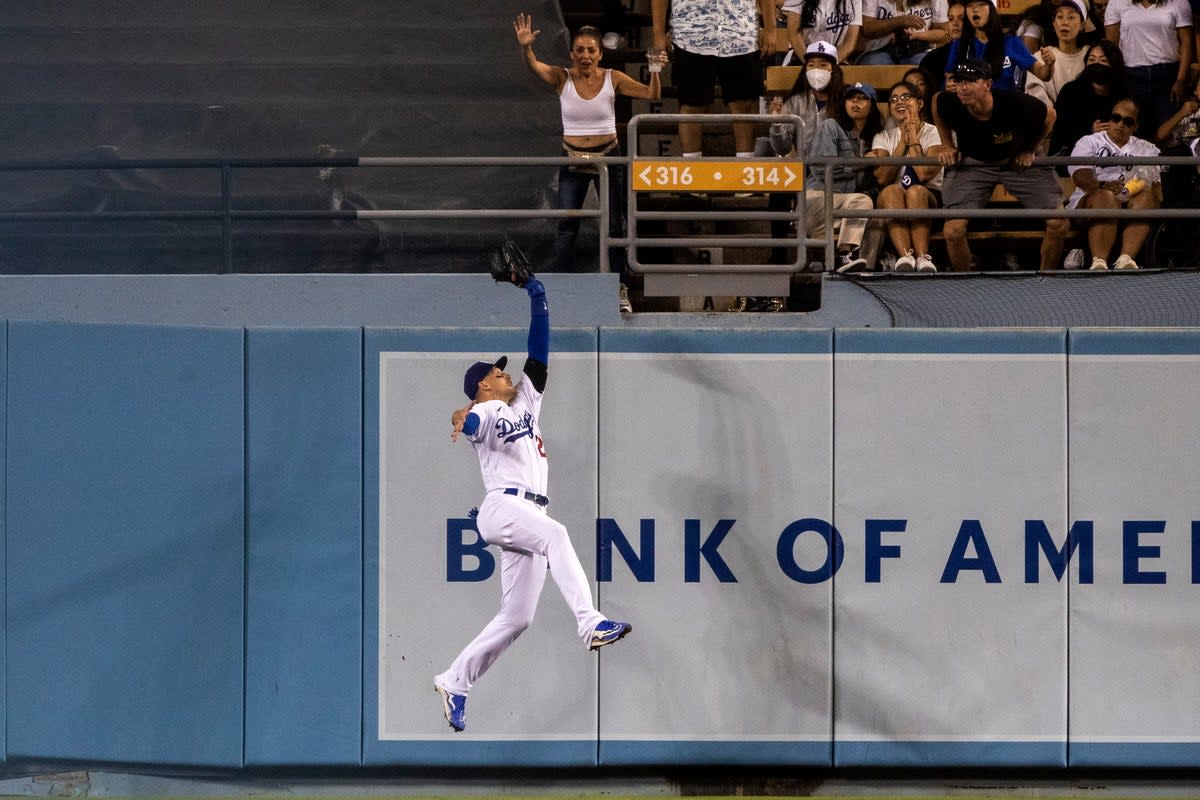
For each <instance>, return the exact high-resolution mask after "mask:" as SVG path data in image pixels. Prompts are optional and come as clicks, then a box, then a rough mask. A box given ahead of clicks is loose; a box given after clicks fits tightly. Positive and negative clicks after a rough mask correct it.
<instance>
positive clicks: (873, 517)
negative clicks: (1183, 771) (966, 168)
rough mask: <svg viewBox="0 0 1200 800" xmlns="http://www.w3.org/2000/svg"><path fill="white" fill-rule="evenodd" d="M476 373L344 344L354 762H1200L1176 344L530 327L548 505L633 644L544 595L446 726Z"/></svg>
mask: <svg viewBox="0 0 1200 800" xmlns="http://www.w3.org/2000/svg"><path fill="white" fill-rule="evenodd" d="M500 355H508V356H509V359H510V361H509V364H508V368H507V369H508V371H509V372H510V373H511V374H512V376H513V379H514V380H517V379H518V377H519V376H520V374H521V367H522V365H523V364H524V361H525V335H524V331H516V330H494V329H488V330H482V329H481V330H475V331H461V330H458V331H443V330H421V331H414V330H405V331H374V332H371V333H370V334H369V336H368V364H369V368H377V373H375V375H374V379H372V378H371V377H370V376H369V377H368V412H369V413H368V418H370V419H377V420H378V425H379V431H378V475H377V476H376V475H371V476H369V477H370V478H371V480H370V481H368V487H369V488H370V489H372V490H373V489H375V487H376V486H377V491H378V498H377V500H378V502H377V504H375V505H372V504H371V503H367V506H366V507H367V508H368V513H369V514H374V513H376V512H377V515H378V516H377V520H369V521H368V526H367V529H368V530H373V529H375V528H376V527H377V530H378V540H377V542H370V541H369V542H368V545H369V547H368V552H371V548H374V547H375V546H376V545H377V552H378V562H377V563H372V564H368V573H370V574H369V576H368V577H369V580H368V581H367V583H366V585H367V592H368V598H367V599H368V604H367V605H368V611H369V610H370V605H371V602H372V601H375V602H377V610H378V615H377V622H378V627H377V628H375V629H370V627H371V626H370V625H368V628H369V630H368V631H367V634H368V635H367V637H366V639H365V641H366V642H367V651H366V652H365V653H364V672H365V675H366V677H367V689H368V691H367V711H368V713H367V714H366V715H365V718H366V728H365V730H364V736H365V742H366V755H367V759H368V762H369V763H379V764H385V763H386V764H394V763H411V764H454V765H481V766H482V765H505V764H516V765H539V764H540V765H554V766H564V765H565V766H570V765H577V766H586V765H593V764H597V763H600V764H614V765H642V764H644V765H671V764H712V763H730V764H738V763H742V764H781V765H818V766H828V765H839V766H856V765H921V764H926V765H934V766H958V765H981V766H982V765H1024V766H1041V767H1054V766H1067V765H1138V764H1145V765H1183V766H1197V765H1200V700H1197V699H1196V693H1195V692H1194V691H1192V689H1191V687H1192V684H1193V683H1194V680H1195V676H1196V675H1197V674H1198V673H1200V663H1198V662H1200V656H1198V655H1197V653H1198V652H1200V647H1198V645H1200V641H1197V639H1198V638H1200V636H1198V635H1197V634H1196V633H1195V632H1194V631H1193V628H1194V627H1195V626H1194V625H1192V624H1191V618H1192V617H1193V616H1194V614H1193V613H1191V612H1192V611H1193V609H1194V608H1195V607H1196V600H1195V593H1196V592H1197V583H1200V500H1198V499H1197V492H1196V490H1195V487H1196V486H1197V485H1200V457H1198V454H1200V433H1197V430H1198V428H1200V426H1197V425H1196V423H1195V420H1196V419H1200V333H1197V332H1193V331H1153V332H1150V331H1142V332H1139V331H1105V330H1071V331H1067V330H1063V329H1046V330H1021V331H922V330H879V331H873V330H858V331H836V332H835V331H828V330H814V331H796V330H789V331H771V330H746V331H728V330H722V331H715V330H713V331H704V330H699V331H693V332H678V331H665V330H650V329H633V328H623V329H620V330H609V329H600V330H595V329H582V330H568V331H561V330H555V331H554V334H553V338H552V352H551V356H550V372H549V377H548V382H547V387H546V391H545V395H544V403H543V406H542V410H541V418H540V429H541V433H542V437H543V440H544V441H543V445H544V448H545V453H546V457H547V459H548V464H549V486H548V488H547V491H546V496H547V497H548V499H549V505H548V506H547V511H548V513H549V515H550V516H551V517H553V518H554V519H556V520H558V521H559V522H561V523H562V524H563V525H564V526H566V528H567V529H568V531H569V532H570V537H571V541H572V542H573V544H574V548H575V550H576V552H577V554H578V557H579V560H580V562H581V563H582V565H583V568H584V570H585V572H586V574H587V576H588V579H589V580H590V582H591V587H592V592H593V599H594V601H595V602H596V605H597V608H598V609H599V610H600V611H601V612H602V613H603V614H604V615H605V616H607V617H609V618H612V619H618V620H623V621H629V622H631V623H632V624H633V626H634V630H633V633H632V634H630V635H629V636H628V637H627V638H625V639H623V640H622V641H620V642H617V643H616V644H613V645H610V646H606V647H604V648H603V649H601V650H599V651H598V652H589V651H588V650H587V649H586V648H585V647H584V646H583V645H582V644H581V641H580V638H579V636H578V634H577V631H576V621H575V618H574V617H573V616H572V614H571V613H570V610H569V609H568V606H567V604H566V603H565V602H564V600H563V597H562V596H561V595H560V593H559V591H558V588H557V586H556V584H555V582H554V580H553V575H551V576H549V577H548V578H547V579H546V581H545V586H544V589H543V590H542V593H541V596H540V601H539V603H538V606H537V611H536V615H535V616H534V619H533V622H532V624H531V625H530V626H529V628H528V630H526V631H525V632H524V633H523V634H522V635H520V637H519V638H518V639H517V640H516V641H515V642H514V643H513V645H512V646H511V647H510V648H509V649H508V650H507V652H505V653H504V654H503V655H502V656H501V657H500V658H499V659H498V660H497V661H496V662H495V664H494V665H493V666H491V668H490V669H489V670H488V671H487V672H486V674H485V675H483V677H482V678H481V679H480V680H479V681H478V682H477V683H476V684H475V685H474V686H473V687H472V689H471V691H470V694H469V702H468V704H467V711H466V720H467V728H466V730H465V731H464V732H462V733H456V732H454V731H452V730H451V729H450V727H448V725H447V723H446V719H445V718H444V717H443V713H442V704H441V700H440V698H439V696H438V695H437V694H436V693H435V691H434V687H433V678H434V676H435V675H436V674H438V673H440V672H442V671H443V670H445V669H446V668H447V667H448V666H449V664H450V663H451V662H452V661H453V660H454V658H455V656H456V655H457V654H458V653H459V651H460V650H461V649H462V648H463V647H464V646H465V645H466V644H467V643H468V642H469V641H471V640H472V638H473V637H475V636H476V634H478V633H479V632H480V630H481V629H482V628H483V627H484V625H485V624H487V623H488V621H489V620H490V619H491V618H492V617H493V616H494V615H495V614H496V612H497V609H498V608H499V605H500V595H501V579H500V574H499V572H500V564H501V560H500V558H499V551H498V549H497V548H496V547H489V546H486V545H485V544H484V543H483V542H482V541H481V540H480V537H479V533H478V530H477V527H476V522H475V518H474V517H473V516H472V513H471V511H472V509H473V508H475V507H477V506H479V504H480V503H481V502H482V501H483V498H484V492H483V483H482V480H481V478H480V468H479V462H478V459H477V457H476V455H475V453H474V451H473V449H472V447H471V445H470V444H469V443H467V442H466V441H463V440H459V441H458V442H455V443H452V442H451V441H450V431H451V425H450V414H451V412H452V411H453V410H454V409H455V408H459V407H462V406H463V405H464V404H465V403H466V399H465V398H464V397H463V389H462V381H463V372H464V370H465V369H466V367H468V366H469V365H470V364H471V363H472V362H474V361H476V360H488V361H494V360H495V359H496V358H497V357H499V356H500ZM372 365H373V367H372ZM526 380H527V378H526ZM376 398H377V399H376ZM372 403H377V405H372ZM368 438H369V437H368ZM375 478H377V480H375ZM375 522H377V526H375V524H374V523H375ZM376 598H377V599H376ZM368 618H369V619H371V620H372V621H374V620H375V618H374V617H372V616H371V615H370V614H368ZM372 691H374V692H375V696H374V697H373V698H372V697H371V694H372Z"/></svg>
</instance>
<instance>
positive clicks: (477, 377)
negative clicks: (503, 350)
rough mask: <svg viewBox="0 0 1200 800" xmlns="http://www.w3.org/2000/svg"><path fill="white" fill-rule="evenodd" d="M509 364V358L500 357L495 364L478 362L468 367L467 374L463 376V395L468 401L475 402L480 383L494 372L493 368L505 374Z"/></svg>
mask: <svg viewBox="0 0 1200 800" xmlns="http://www.w3.org/2000/svg"><path fill="white" fill-rule="evenodd" d="M507 364H508V356H500V358H498V359H496V361H495V362H494V363H491V364H489V363H488V362H486V361H476V362H475V363H474V364H472V365H471V366H469V367H467V374H466V375H464V376H463V394H465V395H466V396H467V399H468V400H474V399H475V393H476V392H478V391H479V382H480V381H481V380H483V379H484V378H486V377H487V374H488V373H489V372H491V371H492V367H496V368H498V369H499V370H500V371H501V372H503V371H504V367H505V366H507Z"/></svg>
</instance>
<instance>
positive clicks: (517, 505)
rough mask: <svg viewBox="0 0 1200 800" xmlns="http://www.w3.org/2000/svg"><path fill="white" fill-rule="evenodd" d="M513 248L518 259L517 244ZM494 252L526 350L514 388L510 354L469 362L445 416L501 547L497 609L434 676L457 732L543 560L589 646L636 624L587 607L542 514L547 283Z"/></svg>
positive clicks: (510, 637) (486, 534)
mask: <svg viewBox="0 0 1200 800" xmlns="http://www.w3.org/2000/svg"><path fill="white" fill-rule="evenodd" d="M514 251H515V248H514ZM515 253H516V258H517V259H518V260H519V261H523V256H521V255H520V253H519V251H515ZM508 257H509V258H512V256H511V254H510V255H509V256H508ZM498 258H499V259H500V261H501V263H498V264H496V265H495V267H494V269H493V276H494V277H497V279H498V280H508V281H510V282H512V283H514V284H516V285H517V286H522V287H524V289H525V290H526V291H527V292H528V293H529V299H530V320H529V357H528V359H526V361H525V368H524V372H525V379H524V380H522V381H521V382H520V383H519V384H517V385H516V386H514V385H513V382H512V376H511V375H509V374H508V373H507V372H505V371H504V367H505V366H506V365H507V363H508V357H507V356H503V357H501V358H500V359H499V360H497V361H496V362H495V363H488V362H486V361H477V362H475V363H474V364H472V365H471V367H470V368H469V369H468V370H467V372H466V375H465V376H464V378H463V391H464V392H465V393H466V395H467V397H468V398H469V399H470V401H471V402H470V403H468V404H467V405H466V406H464V407H463V408H460V409H458V410H456V411H455V412H454V413H453V414H451V415H450V422H451V423H452V424H453V426H454V430H453V432H452V433H451V434H450V438H451V440H452V441H457V440H458V437H459V435H460V434H462V435H465V436H466V437H467V440H468V441H470V442H471V444H472V445H473V446H474V447H475V452H476V454H477V455H478V456H479V468H480V472H482V474H483V485H484V489H485V491H486V496H485V497H484V499H483V502H482V503H481V504H480V505H479V516H478V519H477V523H478V527H479V534H480V536H482V537H483V540H484V541H485V542H487V543H488V544H491V545H496V546H497V547H499V548H500V610H499V612H497V614H496V616H495V617H493V618H492V620H491V622H489V623H488V624H487V625H486V626H485V627H484V629H483V630H482V631H480V633H479V635H478V636H476V637H475V639H474V640H473V641H472V642H471V643H470V644H468V645H467V646H466V648H464V649H463V651H462V652H461V653H459V655H458V657H457V658H456V659H454V663H453V664H451V665H450V668H449V669H447V670H446V671H445V672H443V673H441V674H440V675H437V676H436V677H434V679H433V684H434V688H435V689H436V690H437V692H438V694H440V695H441V697H442V706H443V710H444V712H445V715H446V721H447V722H449V723H450V727H451V728H453V729H454V730H455V731H462V730H464V729H465V728H466V719H465V715H466V706H467V695H468V693H470V691H471V687H472V686H473V685H474V684H475V682H476V681H477V680H479V678H480V677H482V676H483V673H485V672H486V671H487V670H488V668H489V667H490V666H491V665H492V664H493V663H495V661H496V659H497V658H499V657H500V655H501V654H502V653H503V652H504V651H505V650H507V649H508V647H509V645H511V644H512V643H513V642H514V641H516V639H517V637H518V636H520V635H521V634H522V633H523V632H524V631H525V629H526V628H528V627H529V623H530V622H532V621H533V615H534V611H535V610H536V609H537V602H538V596H539V595H540V594H541V591H542V586H543V585H544V584H545V582H546V568H547V565H549V568H550V575H551V577H553V578H554V582H555V583H556V584H557V585H558V589H559V591H560V592H562V596H563V599H565V600H566V601H567V605H568V606H570V607H571V611H572V612H573V613H574V614H575V619H576V622H577V626H578V631H579V636H580V637H581V638H582V639H583V642H584V644H585V645H586V646H587V647H588V649H590V650H597V649H599V648H601V647H603V646H604V645H606V644H612V643H613V642H615V641H618V640H619V639H621V638H622V637H624V636H625V635H626V634H628V633H629V632H630V631H631V630H633V626H631V625H629V624H628V623H626V622H613V621H611V620H608V619H605V618H604V616H603V615H602V614H601V613H600V612H599V611H597V610H596V608H595V606H593V605H592V592H591V586H590V585H589V584H588V579H587V576H586V575H585V573H584V571H583V566H582V565H581V564H580V563H579V557H578V556H577V555H576V554H575V548H574V547H573V546H572V545H571V539H570V537H569V536H568V534H567V529H566V528H565V527H563V526H562V524H560V523H558V522H556V521H555V520H554V519H552V518H551V517H550V516H549V514H547V511H546V507H547V506H548V505H549V503H550V501H549V499H548V498H547V497H546V495H545V492H546V477H547V464H546V451H545V449H544V448H543V446H542V434H541V431H540V429H539V428H538V416H539V414H540V413H541V408H542V392H543V391H544V390H545V388H546V368H547V363H548V362H549V358H550V312H549V308H548V307H547V305H546V290H545V288H544V287H543V286H542V284H541V282H540V281H538V280H537V279H536V278H534V277H532V276H530V275H529V273H528V271H526V270H522V269H521V268H519V267H518V268H509V267H508V266H507V265H508V262H505V261H503V259H504V256H500V257H498Z"/></svg>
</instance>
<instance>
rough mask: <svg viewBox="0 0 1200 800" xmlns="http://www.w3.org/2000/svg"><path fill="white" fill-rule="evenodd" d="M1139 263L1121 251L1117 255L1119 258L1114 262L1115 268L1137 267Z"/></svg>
mask: <svg viewBox="0 0 1200 800" xmlns="http://www.w3.org/2000/svg"><path fill="white" fill-rule="evenodd" d="M1137 268H1138V264H1137V262H1136V261H1134V260H1133V259H1132V258H1130V257H1129V256H1127V255H1125V254H1124V253H1121V255H1119V256H1117V260H1116V261H1114V262H1113V269H1137Z"/></svg>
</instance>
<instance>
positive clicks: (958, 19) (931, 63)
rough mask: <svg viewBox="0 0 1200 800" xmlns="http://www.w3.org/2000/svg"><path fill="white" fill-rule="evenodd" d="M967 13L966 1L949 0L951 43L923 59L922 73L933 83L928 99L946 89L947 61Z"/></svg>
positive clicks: (938, 48)
mask: <svg viewBox="0 0 1200 800" xmlns="http://www.w3.org/2000/svg"><path fill="white" fill-rule="evenodd" d="M966 11H967V6H966V0H949V3H947V5H946V33H947V34H948V35H949V36H950V41H948V42H946V44H944V45H942V46H941V47H935V48H934V49H932V50H930V51H929V52H928V53H926V54H925V57H924V58H922V59H921V72H923V73H925V75H927V76H928V77H929V79H930V81H931V83H930V85H929V87H928V91H926V92H925V96H926V97H933V96H934V95H935V94H936V93H937V92H940V91H941V90H942V89H943V88H945V82H946V73H948V72H949V71H950V67H949V66H948V65H947V63H946V60H947V59H948V58H949V56H950V46H951V45H953V44H954V42H956V41H958V38H959V37H960V36H962V30H963V22H964V18H965V16H966ZM904 79H905V80H908V76H907V75H905V76H904ZM926 110H927V111H928V110H929V109H926Z"/></svg>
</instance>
